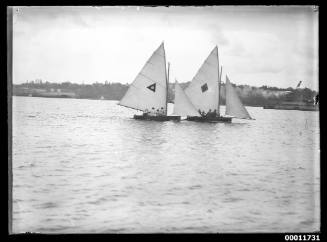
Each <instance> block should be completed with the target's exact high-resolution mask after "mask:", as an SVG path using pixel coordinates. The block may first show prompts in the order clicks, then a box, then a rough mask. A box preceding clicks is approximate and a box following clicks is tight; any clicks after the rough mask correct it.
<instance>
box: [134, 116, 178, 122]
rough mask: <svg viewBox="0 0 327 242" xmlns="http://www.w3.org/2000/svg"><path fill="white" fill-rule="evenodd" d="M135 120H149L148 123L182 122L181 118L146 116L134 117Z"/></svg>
mask: <svg viewBox="0 0 327 242" xmlns="http://www.w3.org/2000/svg"><path fill="white" fill-rule="evenodd" d="M134 119H138V120H148V121H180V120H181V116H149V115H147V116H145V115H134Z"/></svg>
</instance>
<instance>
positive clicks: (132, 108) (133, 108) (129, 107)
mask: <svg viewBox="0 0 327 242" xmlns="http://www.w3.org/2000/svg"><path fill="white" fill-rule="evenodd" d="M118 105H119V106H123V107H126V108H131V109H135V110H138V111H144V110H142V109H138V108H132V107H129V106H126V105H123V104H120V103H118Z"/></svg>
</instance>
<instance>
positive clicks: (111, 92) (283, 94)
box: [13, 79, 317, 106]
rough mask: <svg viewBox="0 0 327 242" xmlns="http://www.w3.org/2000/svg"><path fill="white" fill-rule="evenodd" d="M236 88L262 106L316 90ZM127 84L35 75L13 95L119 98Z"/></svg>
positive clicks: (309, 97)
mask: <svg viewBox="0 0 327 242" xmlns="http://www.w3.org/2000/svg"><path fill="white" fill-rule="evenodd" d="M189 83H190V82H186V83H180V85H181V87H182V88H183V89H184V88H186V87H187V86H188V85H189ZM232 85H233V86H234V88H235V89H236V91H237V93H238V95H239V97H240V99H241V101H242V102H243V103H244V104H245V105H248V106H264V105H267V104H274V103H277V102H280V101H285V100H286V101H287V100H292V101H301V100H313V98H314V96H315V95H316V94H317V92H316V91H314V90H311V89H309V88H297V89H293V88H291V87H289V88H278V87H269V86H266V85H265V86H261V87H253V86H249V85H235V84H232ZM128 87H129V84H122V83H112V82H108V81H106V82H105V83H98V82H95V83H93V84H77V83H71V82H62V83H54V82H48V81H46V82H42V80H40V79H38V80H35V81H29V82H28V81H27V82H26V83H23V84H14V85H13V95H16V96H27V95H28V94H30V93H33V92H34V93H37V92H38V90H43V91H47V92H50V91H56V90H58V89H60V91H61V92H71V93H75V95H76V98H84V99H107V100H120V99H121V98H122V97H123V96H124V94H125V92H126V91H127V89H128ZM174 88H175V85H174V84H169V89H168V101H169V102H173V100H174V92H175V91H174ZM220 94H221V99H222V100H221V102H222V104H225V85H224V83H222V85H221V91H220Z"/></svg>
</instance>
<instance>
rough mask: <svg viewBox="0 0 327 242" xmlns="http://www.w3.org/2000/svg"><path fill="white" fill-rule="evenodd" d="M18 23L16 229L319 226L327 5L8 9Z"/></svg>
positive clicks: (13, 113)
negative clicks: (322, 17)
mask: <svg viewBox="0 0 327 242" xmlns="http://www.w3.org/2000/svg"><path fill="white" fill-rule="evenodd" d="M7 26H8V28H9V29H10V31H9V32H10V36H11V38H8V42H7V44H8V50H9V52H8V53H10V55H9V56H10V58H9V59H8V63H10V64H8V73H10V74H9V75H8V79H7V83H8V86H10V92H9V93H8V97H7V98H8V110H9V112H10V115H9V117H10V120H9V123H10V125H9V129H8V132H9V135H8V137H9V143H10V148H9V149H10V151H9V153H10V156H8V157H9V164H10V165H9V174H10V175H9V194H10V198H9V199H10V206H9V207H10V208H9V217H10V221H9V223H10V225H9V227H10V229H9V230H10V231H9V233H10V234H22V233H24V234H25V233H40V234H85V233H86V234H117V233H118V234H131V233H138V234H144V233H145V234H153V233H167V234H170V233H219V234H224V233H307V234H308V235H309V234H314V233H319V232H320V229H321V216H320V215H321V202H320V201H321V200H320V192H321V191H320V124H319V122H320V121H319V69H318V67H319V35H318V28H319V7H318V6H314V5H289V6H277V5H275V6H274V5H272V6H264V5H261V6H260V5H252V6H251V5H248V6H242V5H235V6H232V5H229V6H224V5H220V6H218V5H217V6H141V5H140V6H9V7H7ZM299 236H300V235H299ZM312 236H319V235H312ZM301 238H302V237H301ZM314 238H315V240H319V237H314ZM285 240H292V238H290V237H289V238H288V239H287V238H286V237H285ZM300 240H305V239H300Z"/></svg>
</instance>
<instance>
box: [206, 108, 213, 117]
mask: <svg viewBox="0 0 327 242" xmlns="http://www.w3.org/2000/svg"><path fill="white" fill-rule="evenodd" d="M206 117H207V118H211V117H212V112H211V109H209V111H208V113H207V115H206Z"/></svg>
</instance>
